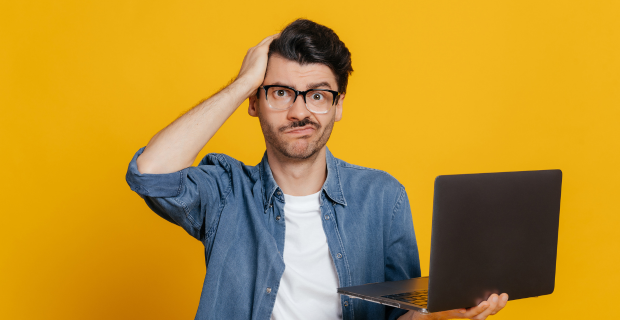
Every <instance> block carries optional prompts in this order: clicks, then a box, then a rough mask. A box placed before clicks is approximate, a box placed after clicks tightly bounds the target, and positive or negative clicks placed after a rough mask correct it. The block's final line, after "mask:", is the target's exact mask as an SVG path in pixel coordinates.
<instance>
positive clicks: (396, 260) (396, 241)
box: [385, 186, 421, 320]
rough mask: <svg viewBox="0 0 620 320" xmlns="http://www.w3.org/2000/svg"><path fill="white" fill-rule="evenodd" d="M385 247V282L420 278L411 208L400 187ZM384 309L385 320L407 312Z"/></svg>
mask: <svg viewBox="0 0 620 320" xmlns="http://www.w3.org/2000/svg"><path fill="white" fill-rule="evenodd" d="M385 245H386V248H385V252H386V255H385V281H398V280H405V279H411V278H416V277H420V275H421V272H420V257H419V255H418V244H417V242H416V238H415V231H414V229H413V220H412V218H411V207H410V205H409V197H407V192H406V191H405V188H404V187H402V186H401V191H400V195H399V197H398V200H397V201H396V204H395V205H394V210H393V213H392V223H391V225H390V236H389V238H388V241H387V242H386V244H385ZM386 309H387V310H386V311H387V312H386V315H387V317H386V318H387V319H389V320H394V319H398V317H400V316H402V315H403V314H405V313H406V312H407V310H403V309H397V308H391V307H388V308H386Z"/></svg>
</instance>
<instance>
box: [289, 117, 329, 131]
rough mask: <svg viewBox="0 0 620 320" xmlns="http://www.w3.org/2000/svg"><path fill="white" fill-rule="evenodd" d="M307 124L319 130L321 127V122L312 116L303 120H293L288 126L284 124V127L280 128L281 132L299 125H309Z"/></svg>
mask: <svg viewBox="0 0 620 320" xmlns="http://www.w3.org/2000/svg"><path fill="white" fill-rule="evenodd" d="M307 125H311V126H313V127H314V128H315V129H317V130H318V129H320V128H321V125H320V124H318V123H316V122H314V121H312V120H310V118H304V119H303V120H301V121H293V122H291V124H289V125H287V126H284V127H281V128H280V129H278V130H279V131H280V132H284V131H286V130H289V129H294V128H297V127H304V126H307Z"/></svg>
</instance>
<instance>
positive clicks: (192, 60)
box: [0, 0, 620, 319]
mask: <svg viewBox="0 0 620 320" xmlns="http://www.w3.org/2000/svg"><path fill="white" fill-rule="evenodd" d="M297 17H306V18H309V19H313V20H315V21H317V22H319V23H322V24H325V25H327V26H329V27H331V28H333V29H334V30H335V31H336V32H337V33H338V35H339V36H340V37H341V39H342V40H343V41H344V42H345V43H346V45H347V46H348V47H349V49H350V50H351V51H352V53H353V67H354V69H355V72H354V73H353V75H352V77H351V78H350V83H349V90H348V95H347V98H346V100H345V105H344V117H343V120H342V121H341V122H340V123H337V124H336V127H335V129H334V133H333V135H332V138H331V140H330V142H329V143H328V146H329V147H330V149H331V150H332V152H333V153H334V155H335V156H337V157H339V158H341V159H344V160H345V161H348V162H351V163H355V164H358V165H363V166H368V167H373V168H378V169H382V170H385V171H387V172H389V173H391V174H392V175H393V176H395V177H396V178H397V179H399V180H400V181H401V182H402V183H403V184H404V185H405V187H406V188H407V191H408V193H409V197H410V201H411V208H412V212H413V221H414V224H415V230H416V234H417V237H418V242H419V248H420V257H421V261H422V273H423V275H427V274H428V267H429V266H428V261H429V253H430V251H429V249H430V230H431V213H432V194H433V179H434V177H435V176H437V175H439V174H455V173H473V172H493V171H517V170H534V169H553V168H559V169H562V170H563V172H564V183H563V193H562V206H561V215H560V216H561V218H560V239H559V248H558V260H557V261H558V263H557V277H556V290H555V292H554V293H553V294H552V295H549V296H543V297H539V298H532V299H525V300H517V301H513V302H510V303H509V304H508V307H507V308H506V309H505V310H504V311H502V312H501V314H499V315H497V316H495V317H493V318H494V319H574V318H589V319H603V318H614V317H616V315H617V311H616V310H615V309H616V308H615V307H614V306H615V305H617V303H618V298H620V296H619V295H618V294H617V289H618V287H620V281H619V280H620V277H619V276H618V269H619V268H618V264H619V263H620V258H619V249H620V245H619V244H620V232H619V231H618V227H619V222H620V218H619V216H620V212H619V210H618V209H619V205H618V196H617V194H618V191H619V190H620V188H618V183H619V181H620V174H619V173H620V171H619V169H618V165H619V164H620V161H619V160H620V142H619V141H620V140H619V138H620V134H619V132H618V130H619V128H618V127H619V126H618V125H619V123H620V121H619V116H620V111H619V110H620V108H619V104H620V90H619V88H620V3H619V2H617V1H540V0H527V1H524V0H518V1H495V0H493V1H437V0H425V1H413V2H411V1H402V2H388V1H373V2H360V1H349V2H334V1H310V2H295V1H258V2H256V1H251V2H250V1H246V2H225V1H192V2H189V1H188V2H181V1H167V2H166V1H144V0H140V1H77V0H76V1H3V2H2V3H0V107H1V113H0V130H1V131H0V143H1V149H0V150H1V152H2V156H0V167H1V168H2V178H1V180H0V181H2V182H1V184H0V185H1V190H0V197H1V202H0V206H1V207H0V211H1V219H2V222H1V223H0V318H1V319H193V317H194V315H195V312H196V309H197V305H198V299H199V296H200V292H201V286H202V280H203V277H204V273H205V266H204V256H203V252H202V248H203V247H202V244H201V243H200V242H198V241H196V240H194V239H193V238H191V237H190V236H189V235H187V234H185V233H184V231H183V230H182V229H181V228H178V227H176V226H174V225H172V224H170V223H168V222H166V221H164V220H163V219H161V218H159V217H158V216H156V215H155V214H154V213H152V212H151V211H150V210H149V209H148V207H147V206H146V205H145V204H144V202H143V201H142V200H141V199H140V198H139V197H138V195H136V194H135V193H133V192H131V191H130V190H129V187H128V186H127V184H126V182H125V172H126V168H127V164H128V163H129V160H130V159H131V157H132V156H133V154H134V153H135V151H137V150H138V148H140V147H142V146H144V145H146V143H147V142H148V140H149V139H150V137H151V136H152V135H153V134H155V133H156V132H157V131H158V130H160V129H161V128H163V127H164V126H165V125H167V124H168V123H170V122H171V121H173V120H174V119H175V118H176V117H178V116H179V115H180V114H182V113H183V112H184V111H186V110H188V109H189V108H191V107H192V106H193V105H195V104H196V103H197V102H198V101H200V100H201V99H203V98H206V97H208V96H209V95H210V94H212V93H214V92H215V91H216V90H217V89H218V88H220V87H222V86H223V85H224V84H226V83H227V82H228V80H229V79H231V78H232V77H234V76H235V75H236V73H237V72H238V69H239V66H240V64H241V61H242V59H243V56H244V55H245V52H246V50H247V49H248V48H249V47H251V46H254V45H255V44H256V43H258V42H259V41H260V40H261V39H262V38H264V37H265V36H267V35H269V34H272V33H275V32H277V31H279V30H280V29H281V28H282V27H284V26H285V25H286V24H287V23H289V22H290V21H292V20H293V19H295V18H297ZM246 110H247V103H244V104H243V105H242V106H241V107H240V108H239V109H238V111H237V112H236V113H235V114H234V115H233V116H232V117H231V118H230V119H229V121H228V122H227V123H226V124H225V125H224V126H223V127H222V129H221V130H220V131H219V132H218V133H217V135H216V136H215V137H214V138H213V140H212V141H211V142H210V143H209V145H208V146H207V147H206V148H205V150H203V152H202V153H201V156H200V158H202V156H203V155H204V154H205V153H206V152H222V153H226V154H229V155H231V156H233V157H236V158H238V159H240V160H242V161H243V162H245V163H247V164H256V163H257V162H258V161H259V160H260V158H261V156H262V153H263V150H264V142H263V139H262V134H261V131H260V128H259V125H258V121H257V120H256V119H255V118H251V117H249V116H248V115H247V111H246ZM489 241H493V239H489ZM231 303H234V302H231Z"/></svg>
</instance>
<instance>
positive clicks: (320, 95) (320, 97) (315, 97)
mask: <svg viewBox="0 0 620 320" xmlns="http://www.w3.org/2000/svg"><path fill="white" fill-rule="evenodd" d="M312 99H313V100H317V101H318V100H321V99H323V95H322V94H320V93H313V94H312Z"/></svg>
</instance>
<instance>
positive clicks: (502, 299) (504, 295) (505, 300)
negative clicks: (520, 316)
mask: <svg viewBox="0 0 620 320" xmlns="http://www.w3.org/2000/svg"><path fill="white" fill-rule="evenodd" d="M507 303H508V294H507V293H502V294H501V295H500V296H499V303H498V304H497V307H496V308H495V310H494V311H493V312H491V314H496V313H498V312H499V311H500V310H502V309H504V307H505V306H506V304H507Z"/></svg>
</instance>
